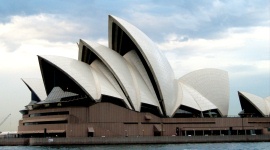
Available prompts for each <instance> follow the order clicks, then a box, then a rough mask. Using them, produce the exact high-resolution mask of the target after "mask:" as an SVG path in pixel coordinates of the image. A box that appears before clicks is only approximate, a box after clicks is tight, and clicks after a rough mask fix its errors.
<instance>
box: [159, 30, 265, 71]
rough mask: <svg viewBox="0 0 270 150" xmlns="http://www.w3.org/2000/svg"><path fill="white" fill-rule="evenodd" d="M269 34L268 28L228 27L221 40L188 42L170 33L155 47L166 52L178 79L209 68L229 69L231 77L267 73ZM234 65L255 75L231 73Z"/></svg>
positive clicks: (190, 40)
mask: <svg viewBox="0 0 270 150" xmlns="http://www.w3.org/2000/svg"><path fill="white" fill-rule="evenodd" d="M268 32H269V29H268V28H267V27H256V28H248V29H241V28H231V29H229V30H228V31H227V32H226V33H225V34H224V36H223V38H220V39H188V40H183V38H185V36H180V35H177V34H174V33H172V34H169V35H167V36H166V37H165V42H163V43H160V44H158V47H159V48H160V49H162V50H163V51H164V52H165V53H166V55H167V57H168V59H169V60H170V62H171V64H172V66H173V68H175V70H176V74H178V76H179V75H183V74H184V71H192V70H196V69H200V68H209V67H214V68H220V69H225V70H228V71H229V72H230V73H231V74H232V75H236V74H246V73H247V72H249V73H262V72H264V73H265V72H269V70H270V66H269V65H267V64H269V63H270V61H269V57H270V52H269V40H270V39H269V35H268V34H267V33H268ZM225 35H226V36H225ZM181 54H183V55H181ZM263 58H264V59H263ZM261 59H263V60H261ZM234 66H249V67H250V68H256V72H251V71H248V70H237V71H236V70H230V69H231V68H233V67H234ZM177 68H178V69H177ZM180 68H181V69H180ZM185 73H187V72H185Z"/></svg>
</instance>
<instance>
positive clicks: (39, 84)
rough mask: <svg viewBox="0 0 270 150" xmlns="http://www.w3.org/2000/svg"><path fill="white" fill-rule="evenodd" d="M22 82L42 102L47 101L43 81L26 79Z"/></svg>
mask: <svg viewBox="0 0 270 150" xmlns="http://www.w3.org/2000/svg"><path fill="white" fill-rule="evenodd" d="M22 81H23V82H24V83H25V84H26V86H27V87H28V88H29V90H30V91H31V92H33V93H35V94H36V95H37V97H38V98H39V99H40V100H41V101H42V100H45V99H46V97H47V94H46V90H45V87H44V83H43V80H42V79H33V78H24V79H22Z"/></svg>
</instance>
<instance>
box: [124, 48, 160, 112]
mask: <svg viewBox="0 0 270 150" xmlns="http://www.w3.org/2000/svg"><path fill="white" fill-rule="evenodd" d="M132 55H133V56H134V55H136V53H133V52H132V51H130V52H128V53H127V54H126V56H127V57H128V56H132ZM134 58H135V59H136V58H138V57H136V56H135V57H133V59H134ZM126 59H127V58H126ZM138 59H139V58H138ZM136 62H137V66H135V65H134V64H133V63H132V61H130V63H131V64H130V63H128V68H129V69H130V72H131V75H132V79H133V82H134V85H135V87H136V88H135V90H136V94H137V98H138V99H139V101H140V102H141V103H145V104H150V105H153V106H156V107H158V108H159V113H161V114H162V109H161V107H160V105H159V101H158V99H157V97H156V95H155V94H154V93H152V92H151V90H150V89H151V87H148V86H147V83H146V82H145V80H144V78H143V77H142V75H141V74H140V73H141V72H139V71H138V70H140V71H142V74H145V73H146V72H143V71H145V70H143V68H140V67H143V66H141V65H142V63H141V65H138V64H139V62H140V59H139V60H137V61H136ZM136 67H139V68H136ZM137 69H138V70H137ZM147 77H148V76H146V77H145V78H147ZM148 80H150V79H149V78H148ZM146 81H147V79H146ZM148 84H149V83H148ZM149 85H150V84H149ZM152 88H153V87H152Z"/></svg>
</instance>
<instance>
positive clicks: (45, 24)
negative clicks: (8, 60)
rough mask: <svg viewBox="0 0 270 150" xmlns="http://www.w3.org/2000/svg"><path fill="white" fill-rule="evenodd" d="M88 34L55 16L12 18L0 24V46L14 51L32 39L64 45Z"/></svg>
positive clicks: (76, 25) (73, 24)
mask: <svg viewBox="0 0 270 150" xmlns="http://www.w3.org/2000/svg"><path fill="white" fill-rule="evenodd" d="M88 32H89V31H88V30H87V28H86V27H83V26H81V25H79V24H76V23H73V22H70V21H69V20H66V19H65V18H61V17H59V16H55V15H50V14H38V15H33V16H12V17H11V18H10V22H7V23H1V24H0V39H3V40H2V41H1V44H0V46H1V49H2V48H4V49H5V50H8V51H15V50H16V49H18V48H19V47H20V46H21V45H22V44H24V43H25V42H28V41H29V40H30V41H31V40H32V39H41V40H47V41H51V42H63V43H64V42H70V41H74V39H76V37H77V38H79V37H78V36H79V35H82V34H84V33H88Z"/></svg>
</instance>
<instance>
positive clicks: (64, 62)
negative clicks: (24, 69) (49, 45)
mask: <svg viewBox="0 0 270 150" xmlns="http://www.w3.org/2000/svg"><path fill="white" fill-rule="evenodd" d="M39 57H41V58H43V59H45V60H47V61H49V62H50V63H51V64H53V65H54V66H56V67H57V68H58V69H59V70H61V71H62V72H65V73H66V74H67V75H69V76H70V78H71V79H72V80H73V81H75V82H76V83H77V84H78V85H79V86H80V87H82V89H83V90H84V91H85V92H86V93H87V94H88V95H89V96H90V97H92V98H93V99H94V100H99V99H100V97H101V95H100V94H98V91H97V88H96V86H97V85H96V83H95V79H94V76H93V73H92V70H91V68H90V67H89V65H87V64H86V63H83V62H80V61H77V60H75V59H71V58H66V57H60V56H39Z"/></svg>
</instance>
